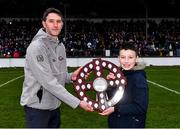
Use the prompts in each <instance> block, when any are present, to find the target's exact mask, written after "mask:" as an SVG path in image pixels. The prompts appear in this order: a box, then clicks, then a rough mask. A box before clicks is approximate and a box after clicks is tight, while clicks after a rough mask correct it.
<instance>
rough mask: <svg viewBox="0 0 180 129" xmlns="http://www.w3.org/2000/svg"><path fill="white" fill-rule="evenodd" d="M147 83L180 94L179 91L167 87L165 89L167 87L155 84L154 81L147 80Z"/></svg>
mask: <svg viewBox="0 0 180 129" xmlns="http://www.w3.org/2000/svg"><path fill="white" fill-rule="evenodd" d="M147 81H148V82H149V83H151V84H154V85H156V86H159V87H161V88H163V89H165V90H168V91H170V92H173V93H176V94H180V92H178V91H175V90H172V89H169V88H167V87H165V86H163V85H160V84H158V83H155V82H153V81H150V80H147Z"/></svg>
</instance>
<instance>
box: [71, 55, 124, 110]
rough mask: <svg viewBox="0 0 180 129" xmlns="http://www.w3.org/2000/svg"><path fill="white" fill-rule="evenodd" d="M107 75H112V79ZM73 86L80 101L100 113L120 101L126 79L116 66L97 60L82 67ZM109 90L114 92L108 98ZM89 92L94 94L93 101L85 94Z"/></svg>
mask: <svg viewBox="0 0 180 129" xmlns="http://www.w3.org/2000/svg"><path fill="white" fill-rule="evenodd" d="M109 73H113V74H114V78H113V79H111V78H110V79H107V78H106V77H107V75H108V74H109ZM87 76H88V77H87ZM89 76H90V77H91V79H89V78H90V77H89ZM73 85H74V89H75V92H76V93H77V95H78V97H79V99H80V100H84V101H86V102H87V103H89V104H90V105H91V106H92V107H93V109H94V110H96V111H98V112H102V111H103V110H105V109H107V108H108V107H111V106H114V105H115V104H117V103H118V102H119V101H120V100H121V98H122V96H123V93H124V88H125V85H126V78H125V77H124V75H123V73H122V72H121V70H120V68H119V67H118V66H116V65H115V64H113V63H112V62H109V61H107V60H102V59H101V58H97V59H93V60H92V61H91V62H89V63H87V64H86V65H84V66H83V67H82V69H81V70H80V72H79V74H78V75H77V79H76V81H74V82H73ZM111 88H114V89H115V91H114V94H113V95H112V96H111V97H109V96H108V94H107V91H108V90H111ZM91 91H93V92H95V99H92V98H91V95H89V96H88V95H87V92H91Z"/></svg>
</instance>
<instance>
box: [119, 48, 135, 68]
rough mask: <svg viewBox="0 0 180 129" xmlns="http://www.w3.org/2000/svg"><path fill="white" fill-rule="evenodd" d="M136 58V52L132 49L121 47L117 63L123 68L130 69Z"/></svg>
mask: <svg viewBox="0 0 180 129" xmlns="http://www.w3.org/2000/svg"><path fill="white" fill-rule="evenodd" d="M137 60H138V56H137V55H136V52H135V51H133V50H130V49H128V50H125V49H122V50H121V51H120V53H119V63H120V66H121V67H122V68H123V69H124V70H131V69H132V68H133V67H134V66H135V64H136V62H137Z"/></svg>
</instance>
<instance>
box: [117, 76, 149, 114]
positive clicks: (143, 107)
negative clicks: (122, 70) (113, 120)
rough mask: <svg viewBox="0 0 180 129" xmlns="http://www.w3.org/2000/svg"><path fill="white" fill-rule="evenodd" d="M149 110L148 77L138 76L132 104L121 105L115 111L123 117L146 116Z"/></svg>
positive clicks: (134, 84) (134, 83) (134, 86)
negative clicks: (128, 115) (132, 115)
mask: <svg viewBox="0 0 180 129" xmlns="http://www.w3.org/2000/svg"><path fill="white" fill-rule="evenodd" d="M147 108H148V84H147V80H146V76H145V75H143V74H138V76H135V79H134V82H133V89H132V99H131V103H127V104H119V105H116V106H115V110H116V111H118V112H119V113H120V114H122V115H127V114H145V113H146V112H147Z"/></svg>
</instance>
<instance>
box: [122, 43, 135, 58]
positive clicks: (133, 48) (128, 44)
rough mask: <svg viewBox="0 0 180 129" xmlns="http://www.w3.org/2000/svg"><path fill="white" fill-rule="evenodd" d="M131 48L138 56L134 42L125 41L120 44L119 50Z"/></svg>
mask: <svg viewBox="0 0 180 129" xmlns="http://www.w3.org/2000/svg"><path fill="white" fill-rule="evenodd" d="M123 49H124V50H133V51H135V53H136V55H137V56H138V48H137V47H136V45H135V43H134V42H125V43H123V44H122V46H121V47H120V51H121V50H123Z"/></svg>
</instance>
